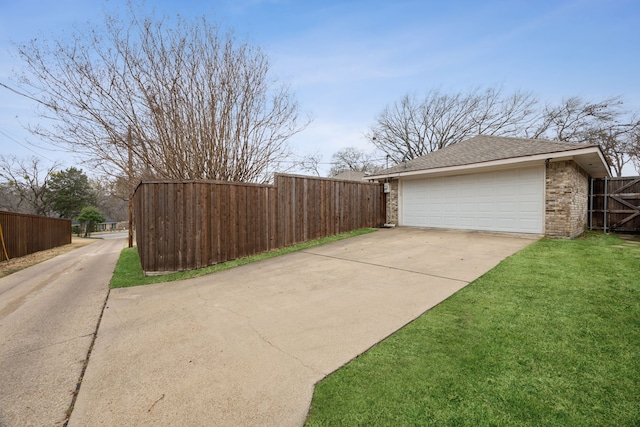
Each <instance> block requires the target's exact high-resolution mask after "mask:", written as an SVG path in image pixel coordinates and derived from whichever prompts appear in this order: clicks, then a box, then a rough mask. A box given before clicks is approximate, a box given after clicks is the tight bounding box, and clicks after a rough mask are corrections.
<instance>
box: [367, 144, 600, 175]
mask: <svg viewBox="0 0 640 427" xmlns="http://www.w3.org/2000/svg"><path fill="white" fill-rule="evenodd" d="M586 147H597V145H592V144H579V143H574V142H555V141H547V140H544V139H526V138H509V137H503V136H488V135H478V136H475V137H473V138H471V139H467V140H465V141H461V142H458V143H457V144H453V145H450V146H448V147H445V148H442V149H440V150H438V151H434V152H432V153H429V154H426V155H424V156H421V157H417V158H415V159H413V160H410V161H408V162H407V163H406V166H405V164H404V163H400V164H398V165H396V166H393V167H391V168H389V169H385V170H382V171H380V172H376V173H375V174H374V175H387V174H391V173H398V172H411V171H419V170H427V169H437V168H445V167H450V166H462V165H470V164H474V163H483V162H490V161H493V160H504V159H511V158H516V157H526V156H534V155H537V154H550V153H560V152H563V151H572V150H577V149H580V148H586Z"/></svg>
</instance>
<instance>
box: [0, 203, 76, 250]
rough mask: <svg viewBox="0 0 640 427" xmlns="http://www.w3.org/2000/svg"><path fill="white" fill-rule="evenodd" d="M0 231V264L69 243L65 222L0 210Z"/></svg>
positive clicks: (69, 223) (69, 237) (68, 232)
mask: <svg viewBox="0 0 640 427" xmlns="http://www.w3.org/2000/svg"><path fill="white" fill-rule="evenodd" d="M0 229H1V230H2V234H1V236H0V261H4V260H6V259H11V258H18V257H21V256H25V255H29V254H32V253H34V252H38V251H43V250H45V249H51V248H55V247H56V246H62V245H66V244H69V243H71V220H69V219H59V218H49V217H43V216H36V215H26V214H19V213H15V212H4V211H0ZM5 249H6V253H5ZM7 255H8V257H7Z"/></svg>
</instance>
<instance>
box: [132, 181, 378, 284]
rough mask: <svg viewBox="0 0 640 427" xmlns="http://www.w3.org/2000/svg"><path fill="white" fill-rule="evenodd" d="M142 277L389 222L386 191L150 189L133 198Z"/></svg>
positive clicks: (314, 185) (295, 184) (156, 184)
mask: <svg viewBox="0 0 640 427" xmlns="http://www.w3.org/2000/svg"><path fill="white" fill-rule="evenodd" d="M134 217H135V226H136V241H137V245H138V252H139V253H140V260H141V262H142V268H143V269H144V270H145V271H148V272H152V271H180V270H189V269H193V268H200V267H204V266H208V265H213V264H217V263H221V262H225V261H228V260H232V259H236V258H240V257H244V256H248V255H252V254H256V253H260V252H264V251H268V250H271V249H276V248H280V247H284V246H289V245H292V244H295V243H300V242H304V241H308V240H312V239H316V238H319V237H323V236H329V235H332V234H338V233H342V232H346V231H351V230H355V229H358V228H365V227H375V226H378V225H381V224H382V223H383V222H384V218H385V212H384V194H383V191H382V184H374V183H366V182H362V183H361V182H354V181H338V180H333V179H323V178H312V177H300V176H293V175H276V177H275V183H274V185H256V184H242V183H228V182H213V181H145V182H142V183H141V184H140V185H139V186H138V188H137V189H136V191H135V194H134Z"/></svg>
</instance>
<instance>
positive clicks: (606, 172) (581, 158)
mask: <svg viewBox="0 0 640 427" xmlns="http://www.w3.org/2000/svg"><path fill="white" fill-rule="evenodd" d="M547 160H549V161H551V160H553V161H562V160H574V161H576V163H578V164H579V165H580V167H582V168H583V169H584V170H585V171H586V172H587V173H588V174H589V175H590V176H591V177H593V178H602V177H605V176H606V177H610V176H611V171H610V169H609V165H608V164H607V161H606V160H605V157H604V154H603V153H602V150H601V149H600V147H598V146H590V147H584V148H579V149H576V150H568V151H559V152H554V153H543V154H534V155H531V156H521V157H511V158H508V159H500V160H491V161H488V162H480V163H470V164H466V165H456V166H446V167H440V168H432V169H420V170H409V171H399V172H392V173H389V174H377V175H370V176H367V177H366V179H368V180H380V179H388V178H404V177H410V178H417V177H419V176H442V175H456V174H466V173H473V172H477V171H479V170H489V169H510V168H514V167H526V166H535V165H539V164H543V163H544V162H545V161H547Z"/></svg>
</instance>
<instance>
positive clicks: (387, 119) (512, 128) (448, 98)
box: [367, 89, 640, 176]
mask: <svg viewBox="0 0 640 427" xmlns="http://www.w3.org/2000/svg"><path fill="white" fill-rule="evenodd" d="M537 105H538V101H537V99H536V98H535V97H533V96H532V95H531V94H529V93H523V92H515V93H514V94H512V95H509V96H503V95H502V91H501V90H500V89H486V90H484V91H480V90H475V91H472V92H470V93H468V94H463V93H455V94H446V93H441V92H439V91H431V92H429V93H428V94H427V95H426V96H425V97H424V99H418V98H416V97H415V96H409V95H407V96H405V97H403V98H402V99H401V100H400V101H399V102H396V103H395V104H393V105H391V106H388V107H386V108H385V109H384V110H383V111H382V113H381V114H380V115H379V116H378V118H377V119H376V124H375V125H374V126H373V128H372V129H371V131H370V133H369V135H367V136H368V137H369V139H370V140H371V142H373V144H374V145H375V146H376V147H377V148H378V149H379V150H380V151H382V152H383V153H386V154H387V155H388V156H389V157H390V158H391V159H392V160H393V161H394V162H396V163H399V162H400V161H402V160H406V159H413V158H415V157H419V156H422V155H424V154H427V153H429V152H431V151H435V150H438V149H441V148H444V147H446V146H448V145H451V144H455V143H457V142H460V141H462V140H464V139H468V138H470V137H472V136H475V135H479V134H485V135H498V136H517V137H523V138H543V139H549V140H558V141H567V142H587V143H591V144H598V145H600V147H601V148H602V150H603V153H604V154H605V157H606V158H607V161H608V162H609V164H610V165H611V166H612V167H613V169H614V172H615V173H616V174H617V175H618V176H620V175H621V174H622V169H623V167H624V166H625V165H626V164H628V163H629V162H634V164H637V163H640V161H638V160H637V159H638V157H637V156H638V149H637V135H638V133H637V131H638V129H640V120H639V119H638V115H637V114H634V113H633V112H631V111H629V110H627V109H624V108H623V107H622V101H621V99H620V97H611V98H607V99H605V100H603V101H599V102H590V101H585V100H584V99H582V98H580V97H577V96H574V97H569V98H565V99H563V100H562V101H561V102H560V103H559V104H558V105H552V104H547V105H545V106H544V107H543V108H540V109H537V108H536V107H537ZM634 138H635V139H634ZM634 141H635V144H634Z"/></svg>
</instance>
